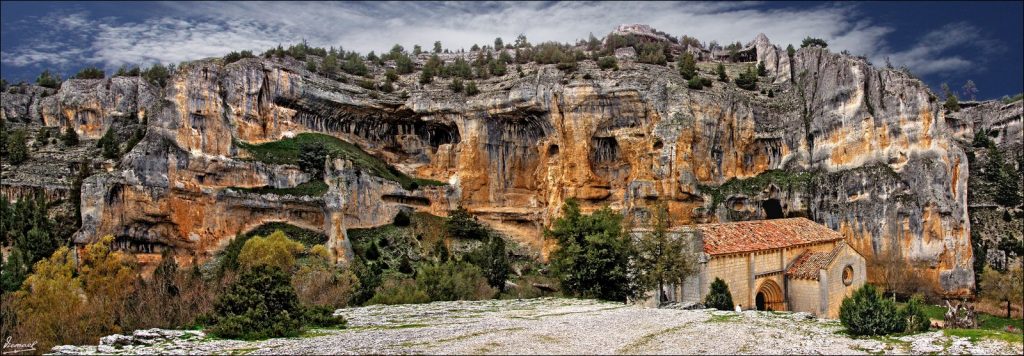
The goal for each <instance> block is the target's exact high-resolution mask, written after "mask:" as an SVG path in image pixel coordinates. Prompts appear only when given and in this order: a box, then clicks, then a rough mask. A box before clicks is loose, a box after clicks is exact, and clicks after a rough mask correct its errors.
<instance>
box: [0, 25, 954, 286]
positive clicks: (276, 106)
mask: <svg viewBox="0 0 1024 356" xmlns="http://www.w3.org/2000/svg"><path fill="white" fill-rule="evenodd" d="M747 47H749V48H750V49H751V50H753V51H756V58H757V59H758V60H761V61H764V62H765V63H766V67H767V68H768V71H769V73H768V76H767V77H765V78H761V80H760V83H759V89H761V90H763V91H761V92H758V91H746V90H742V89H739V88H737V87H736V86H735V85H733V84H731V83H722V82H715V83H714V84H713V86H712V87H710V88H704V89H703V90H693V89H688V88H687V84H686V82H685V80H683V79H682V78H681V77H680V76H679V74H678V71H677V70H676V69H675V68H673V67H672V66H674V64H673V63H670V65H669V66H658V65H650V64H642V63H636V62H632V61H624V62H621V63H619V67H620V70H615V71H612V70H600V69H599V68H597V66H596V64H595V63H594V62H593V61H589V60H587V61H581V62H579V64H578V68H577V69H576V70H575V71H571V72H565V71H562V70H559V69H557V68H556V67H555V65H538V64H537V63H527V64H523V65H522V74H517V72H516V71H512V70H510V71H509V72H510V73H509V74H506V75H503V76H496V77H492V78H490V79H486V80H481V81H478V85H479V87H480V90H481V93H480V94H478V95H475V96H465V95H464V94H461V93H452V91H451V90H449V89H448V83H449V82H450V79H441V78H438V79H436V80H435V81H434V83H432V84H426V85H423V84H419V83H418V82H417V81H416V77H417V75H416V74H415V73H414V74H410V75H405V76H402V77H400V78H399V79H398V81H397V82H396V83H395V85H396V86H397V87H398V90H396V92H395V93H384V92H379V91H376V90H369V89H364V88H363V87H361V86H356V85H353V84H349V83H356V82H358V81H359V80H361V79H360V78H358V77H355V76H349V75H347V74H334V75H330V76H326V77H325V76H323V75H321V74H318V73H313V72H310V71H308V70H307V69H306V66H305V65H304V63H303V62H299V61H296V60H294V59H292V58H284V59H262V58H252V59H243V60H241V61H238V62H234V63H231V64H227V65H225V64H223V62H222V61H221V60H219V59H208V60H201V61H195V62H191V63H186V64H184V65H182V66H179V67H178V69H177V71H176V72H175V73H174V74H173V76H172V78H171V80H170V81H169V84H168V86H167V87H166V88H164V89H163V90H159V89H158V88H153V87H152V86H149V85H148V84H146V83H143V82H139V81H133V79H126V78H114V79H107V80H93V81H68V82H65V83H64V85H63V86H62V87H61V89H60V90H59V91H58V92H57V93H56V95H53V96H50V97H47V98H43V99H35V98H30V99H18V100H14V99H8V96H7V95H6V94H5V96H4V101H3V105H4V108H3V112H4V115H5V117H7V118H8V120H10V118H12V117H13V115H15V114H12V113H17V114H16V115H21V116H25V117H27V118H29V120H30V121H31V122H34V123H35V124H43V125H47V126H64V125H68V124H71V125H75V126H74V127H76V128H77V129H78V130H79V131H80V132H81V133H82V134H83V135H85V136H86V137H87V138H95V137H98V136H97V134H96V133H97V132H98V133H99V134H100V135H102V132H103V130H104V127H105V126H109V125H110V122H111V120H112V119H111V118H112V117H118V116H126V115H127V114H128V113H132V112H134V113H137V116H136V117H145V118H147V119H148V132H147V133H146V136H145V138H144V139H143V140H142V142H141V143H140V144H138V145H137V146H135V147H134V148H133V149H132V150H131V151H130V152H128V153H127V154H126V155H124V157H123V158H121V159H120V160H119V162H117V164H116V167H112V169H111V170H110V172H104V173H101V174H98V175H95V176H93V177H90V178H89V179H88V180H87V181H86V183H85V184H84V185H83V187H82V191H83V201H82V210H83V214H82V215H83V217H82V219H83V227H82V229H81V230H80V231H79V233H78V234H77V236H76V241H77V242H80V243H85V242H89V241H94V240H95V239H96V238H97V237H99V236H102V235H104V234H115V235H118V236H120V237H122V238H123V240H124V241H126V243H127V244H128V245H132V244H135V245H132V246H136V247H137V249H138V250H140V251H144V252H145V251H151V250H152V246H174V247H176V248H179V249H185V250H194V251H202V252H205V253H212V252H214V251H217V250H218V249H219V248H220V246H222V245H223V244H224V243H225V242H226V241H227V239H229V238H230V237H232V236H234V235H235V234H236V233H239V232H245V231H246V230H247V229H251V228H253V227H255V226H258V225H260V224H262V223H264V222H267V221H286V222H290V223H293V224H296V225H299V226H302V227H307V228H316V229H321V230H322V231H325V232H326V233H328V234H329V236H330V237H331V239H332V240H331V241H332V245H333V246H332V247H334V248H335V251H336V252H337V253H338V255H339V256H344V255H345V254H347V253H348V251H347V247H346V246H347V241H345V229H347V228H352V227H367V226H375V225H380V224H386V223H388V222H390V219H391V218H392V217H393V216H394V214H395V213H397V211H398V209H419V210H425V211H429V212H432V213H435V214H444V212H445V211H446V210H448V209H451V208H454V207H455V206H457V205H459V204H461V205H463V206H465V207H467V208H468V209H469V210H470V211H471V212H473V213H474V214H476V215H477V216H479V217H481V218H482V219H484V220H485V221H487V222H489V223H491V224H492V225H493V226H494V227H495V228H497V229H498V230H500V231H502V232H505V233H506V234H507V235H509V236H510V237H511V238H514V239H516V240H518V241H520V242H522V243H524V244H527V245H529V246H532V247H534V248H536V249H537V250H544V249H545V248H546V246H545V241H544V240H543V238H542V234H541V232H542V229H543V227H544V226H546V225H547V224H549V223H550V222H551V220H552V219H553V218H554V217H556V216H557V214H558V212H559V210H560V208H561V205H562V203H563V202H564V201H565V199H568V198H572V197H576V198H579V199H581V200H582V201H583V206H584V208H585V209H591V210H592V209H596V208H599V207H600V206H603V205H610V206H612V207H613V208H615V209H621V210H623V211H626V212H627V213H629V215H630V216H636V217H639V216H644V214H646V209H647V207H648V206H649V205H650V204H651V203H652V202H654V201H659V200H660V201H665V202H667V203H668V206H669V208H670V211H671V214H672V217H673V219H674V222H675V223H677V224H683V223H692V222H709V221H728V220H745V219H763V218H768V217H776V216H793V215H800V216H807V217H809V218H811V219H813V220H815V221H817V222H819V223H822V224H824V225H826V226H828V227H830V228H832V229H835V230H838V231H840V232H841V233H843V234H844V236H846V237H847V239H848V241H849V242H850V244H851V246H854V248H856V249H857V250H858V251H860V252H861V253H862V254H863V255H864V256H865V257H867V258H868V259H869V260H871V259H873V258H875V256H878V255H879V254H881V253H883V252H885V251H890V250H896V251H898V253H899V254H900V255H901V256H903V257H904V258H906V259H909V260H912V261H914V262H915V265H916V266H917V268H918V269H919V271H918V272H919V273H920V274H921V275H923V276H925V277H926V278H927V279H928V280H929V281H931V288H932V290H933V291H935V292H938V293H943V294H964V293H968V292H969V290H970V288H972V287H973V284H974V275H973V273H972V258H973V255H972V249H971V244H970V238H969V236H970V229H971V226H970V221H969V219H968V210H967V196H968V195H967V177H968V174H969V170H968V161H967V157H966V155H965V153H964V151H963V149H961V147H960V146H958V145H957V144H956V139H957V137H959V136H958V135H962V132H961V131H963V127H962V126H963V125H961V126H956V125H952V124H951V122H953V121H951V120H950V119H949V118H948V117H947V113H946V112H944V111H943V110H942V108H941V103H939V102H937V99H936V98H935V96H934V95H933V94H932V93H931V92H930V91H929V90H928V88H927V87H926V86H925V85H924V84H923V83H921V82H920V81H919V80H917V79H915V78H912V77H910V76H908V75H906V74H904V73H902V72H899V71H895V70H890V69H877V68H874V67H872V66H871V65H869V64H868V63H866V62H865V61H864V60H861V59H857V58H852V57H849V56H843V55H839V54H833V53H830V52H828V51H827V50H824V49H820V48H804V49H800V50H798V51H797V52H796V54H795V55H794V56H792V57H790V56H789V55H788V54H786V52H785V51H784V50H783V49H781V48H779V47H777V46H775V45H772V44H771V43H770V42H769V40H768V39H767V37H765V36H764V35H759V36H757V37H756V38H755V40H754V41H752V42H751V43H749V44H748V45H747ZM466 55H467V56H468V57H469V58H475V53H467V54H466ZM454 56H458V54H452V55H445V56H444V57H443V59H445V60H451V59H452V58H453V57H454ZM422 59H423V58H420V62H422ZM309 60H310V61H318V60H319V59H318V58H315V57H314V58H311V59H309ZM754 64H755V63H754V62H750V63H730V64H728V65H727V68H728V72H729V75H730V76H731V77H735V76H736V75H737V74H738V73H739V72H740V71H743V70H745V69H746V68H747V66H750V65H754ZM715 65H716V64H715V63H711V62H706V61H702V62H700V63H699V72H700V75H701V76H705V77H709V78H713V77H714V74H713V67H714V66H715ZM383 71H384V68H381V67H378V66H372V67H371V75H373V76H374V78H376V79H375V80H376V81H382V79H381V78H383ZM768 90H770V92H769V91H768ZM158 92H159V94H156V93H158ZM51 98H52V99H51ZM30 112H38V113H39V114H38V115H37V116H32V115H33V114H29V113H30ZM69 118H70V119H71V120H69ZM966 125H971V124H970V123H968V124H966ZM302 132H319V133H325V134H328V135H332V136H335V137H338V138H341V139H343V140H345V141H348V142H351V143H354V144H356V145H358V146H359V147H361V148H362V149H364V150H366V151H367V152H369V153H370V154H373V155H374V156H376V157H377V158H379V159H383V160H384V161H386V162H387V163H389V164H391V165H393V166H394V167H397V169H398V170H400V171H401V172H403V173H405V174H409V175H412V176H416V177H420V178H428V179H433V180H438V181H442V182H448V183H449V184H448V185H445V186H433V187H420V188H419V189H415V190H412V189H406V188H404V187H403V186H402V185H401V184H398V183H396V182H393V181H390V180H387V179H384V178H381V177H377V176H373V175H371V174H368V173H367V172H366V171H365V170H361V169H359V168H358V167H357V166H356V165H353V164H352V163H351V162H346V161H345V160H334V159H332V160H329V161H328V162H325V163H326V164H327V166H328V168H329V169H328V170H327V171H328V175H327V179H326V180H327V183H328V186H329V189H328V191H327V193H326V194H323V195H322V196H312V197H310V196H302V197H297V196H292V195H275V194H262V195H260V194H255V193H247V192H245V191H244V189H239V188H253V187H262V186H270V187H276V188H287V187H294V186H296V185H299V184H302V183H306V182H307V181H309V179H310V177H309V176H308V175H307V174H305V173H302V172H301V171H299V170H298V169H297V167H295V166H292V165H281V164H268V163H264V162H259V161H256V160H253V159H250V157H249V153H248V152H247V151H246V150H245V149H243V148H242V143H243V142H244V143H246V144H253V143H262V142H270V141H276V140H281V139H283V138H288V137H293V136H294V135H295V134H298V133H302ZM5 184H7V183H6V182H5ZM140 246H141V247H140Z"/></svg>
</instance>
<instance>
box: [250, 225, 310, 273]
mask: <svg viewBox="0 0 1024 356" xmlns="http://www.w3.org/2000/svg"><path fill="white" fill-rule="evenodd" d="M303 251H304V248H303V246H302V244H301V243H298V242H295V241H292V240H291V239H289V238H288V236H287V235H285V234H284V232H282V231H280V230H278V231H275V232H274V233H273V234H270V236H267V237H265V238H264V237H260V236H254V237H253V238H250V239H249V240H248V241H246V242H245V245H244V246H242V251H241V252H239V254H238V266H239V267H240V268H241V269H242V270H247V269H252V268H256V267H257V266H264V265H265V266H272V267H276V268H279V269H281V270H283V271H285V272H289V273H290V272H292V269H293V268H294V267H295V257H296V256H297V255H298V254H300V253H302V252H303Z"/></svg>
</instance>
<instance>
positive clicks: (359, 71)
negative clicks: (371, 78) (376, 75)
mask: <svg viewBox="0 0 1024 356" xmlns="http://www.w3.org/2000/svg"><path fill="white" fill-rule="evenodd" d="M341 70H343V71H345V73H348V74H353V75H359V76H365V75H366V74H367V73H369V72H370V69H369V68H367V67H366V63H364V62H363V58H362V57H359V54H356V53H350V54H349V55H348V59H347V60H346V61H345V63H344V64H342V65H341Z"/></svg>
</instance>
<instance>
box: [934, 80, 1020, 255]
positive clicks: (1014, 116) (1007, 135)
mask: <svg viewBox="0 0 1024 356" xmlns="http://www.w3.org/2000/svg"><path fill="white" fill-rule="evenodd" d="M947 121H948V122H949V125H950V126H951V127H954V128H956V131H955V134H954V137H955V138H956V141H957V142H958V144H959V145H960V146H962V147H964V149H965V150H966V151H967V152H968V155H969V156H968V157H969V160H970V161H971V164H970V180H969V183H968V184H969V186H968V191H969V198H968V199H969V201H970V207H969V214H970V217H971V242H972V243H973V245H974V249H975V253H976V255H977V256H978V257H977V258H978V259H980V260H979V261H975V273H980V272H981V271H980V269H981V268H982V267H983V266H984V265H986V264H987V265H989V266H992V267H995V268H997V269H1000V270H1002V269H1005V268H1006V267H1007V266H1009V265H1012V264H1013V263H1020V260H1021V259H1022V258H1024V253H1022V252H1021V250H1019V249H1014V248H1013V246H1014V245H1016V246H1021V240H1024V209H1022V208H1024V206H1021V205H1019V204H1018V205H1017V206H1010V205H1011V204H1010V203H1007V202H1006V201H1005V199H999V198H1002V197H1001V195H1004V194H1005V191H1002V190H1001V189H1000V188H999V183H1000V182H999V181H998V179H994V177H993V176H994V175H996V172H992V170H993V169H992V168H993V166H992V163H993V162H992V160H993V159H994V158H995V157H993V153H998V154H1000V155H1002V156H1003V157H1002V158H1003V164H1005V165H1007V166H1008V167H1011V168H1013V170H1015V171H1016V173H1017V174H1018V176H1017V177H1016V178H1017V179H1016V180H1017V189H1018V192H1024V180H1021V177H1020V176H1019V174H1020V172H1021V171H1022V169H1024V167H1022V163H1024V156H1022V155H1024V153H1022V150H1024V145H1022V143H1024V142H1022V141H1024V137H1022V131H1021V129H1022V127H1024V101H1020V100H1018V101H1016V102H1012V103H1003V102H1000V101H988V102H983V103H972V104H968V103H965V105H963V109H962V110H960V111H959V112H957V113H955V114H952V115H950V116H949V118H948V119H947ZM978 137H986V138H987V140H988V141H990V142H991V143H992V146H993V148H994V149H995V151H992V150H990V149H989V148H988V147H985V145H986V143H984V142H980V141H983V140H978V139H977V138H978Z"/></svg>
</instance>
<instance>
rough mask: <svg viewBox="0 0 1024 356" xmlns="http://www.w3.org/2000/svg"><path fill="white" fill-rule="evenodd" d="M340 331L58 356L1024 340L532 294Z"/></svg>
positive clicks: (1005, 347)
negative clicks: (890, 332) (857, 329)
mask: <svg viewBox="0 0 1024 356" xmlns="http://www.w3.org/2000/svg"><path fill="white" fill-rule="evenodd" d="M338 313H340V314H342V315H344V316H345V318H347V319H348V320H349V325H348V328H346V329H340V330H324V329H315V330H311V331H309V332H307V333H306V334H305V335H303V336H302V337H298V338H284V339H270V340H263V341H253V342H247V341H235V340H221V339H216V338H213V337H209V336H205V335H204V334H203V333H202V332H199V331H172V330H156V329H154V330H140V331H136V332H135V334H134V335H132V336H121V335H112V336H108V337H105V338H103V340H101V342H100V345H99V346H58V347H55V348H54V349H53V351H54V352H55V353H59V354H94V353H101V354H598V353H600V354H608V353H620V354H864V353H886V354H895V353H899V354H902V353H913V354H926V353H944V354H1017V355H1019V354H1021V353H1022V352H1024V345H1021V344H1010V343H1007V342H1004V341H997V340H988V339H980V340H977V341H972V340H969V339H967V338H961V337H955V336H946V335H945V334H944V333H943V332H942V331H933V332H928V333H922V334H917V335H911V336H902V337H893V338H863V339H853V338H850V337H848V336H846V335H844V334H842V333H841V330H842V327H841V326H840V325H839V324H838V322H836V321H833V320H819V319H815V318H814V317H812V316H810V315H809V314H803V313H769V312H755V311H746V312H742V313H735V312H720V311H710V310H675V309H668V308H662V309H650V308H642V307H639V306H631V305H623V304H618V303H608V302H599V301H593V300H578V299H555V298H541V299H528V300H501V301H499V300H488V301H477V302H437V303H430V304H419V305H394V306H369V307H360V308H349V309H341V310H339V311H338Z"/></svg>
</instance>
